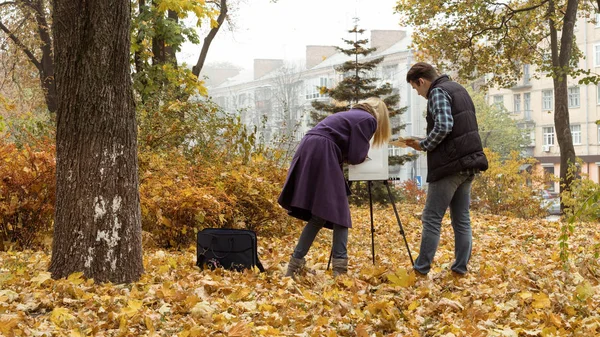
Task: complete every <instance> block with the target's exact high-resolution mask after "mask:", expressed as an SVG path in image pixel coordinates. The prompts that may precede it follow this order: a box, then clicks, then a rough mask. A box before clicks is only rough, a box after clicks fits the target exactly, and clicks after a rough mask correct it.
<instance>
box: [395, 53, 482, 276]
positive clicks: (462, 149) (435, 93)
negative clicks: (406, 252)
mask: <svg viewBox="0 0 600 337" xmlns="http://www.w3.org/2000/svg"><path fill="white" fill-rule="evenodd" d="M406 81H407V82H408V83H410V85H411V86H412V87H413V89H415V90H416V91H417V93H418V94H419V96H423V97H424V98H425V99H427V137H426V138H425V139H423V140H415V139H412V140H408V141H407V142H406V145H408V146H410V147H412V148H413V149H415V150H417V151H427V182H428V183H429V187H428V190H427V200H426V202H425V208H424V209H423V215H422V219H421V220H422V221H423V233H422V236H421V248H420V251H419V256H418V257H417V259H416V260H415V265H414V269H415V271H416V272H417V273H419V274H421V275H426V274H427V273H428V272H429V270H430V269H431V263H432V262H433V258H434V256H435V252H436V250H437V247H438V244H439V241H440V230H441V227H442V218H443V217H444V214H445V213H446V209H447V208H448V206H450V217H451V219H452V228H453V230H454V245H455V246H454V257H455V261H454V264H452V267H451V269H452V271H453V272H455V273H457V274H460V275H464V274H465V273H466V272H467V264H468V262H469V259H470V257H471V246H472V236H471V220H470V216H469V204H470V198H471V183H472V181H473V178H474V175H475V174H476V173H478V172H479V171H485V170H487V168H488V162H487V158H486V157H485V154H484V153H483V147H482V145H481V139H480V137H479V131H478V127H477V118H476V117H475V106H474V105H473V101H472V100H471V97H470V96H469V94H468V93H467V90H465V88H464V87H462V86H461V85H460V84H458V83H456V82H453V81H451V80H450V79H449V77H448V76H447V75H441V76H439V75H438V73H437V72H436V71H435V69H434V68H433V67H432V66H431V65H430V64H428V63H424V62H419V63H416V64H415V65H413V66H412V67H411V68H410V70H409V71H408V73H407V74H406Z"/></svg>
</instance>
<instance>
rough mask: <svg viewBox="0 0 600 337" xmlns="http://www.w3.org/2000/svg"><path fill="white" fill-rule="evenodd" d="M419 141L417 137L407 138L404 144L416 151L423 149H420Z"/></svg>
mask: <svg viewBox="0 0 600 337" xmlns="http://www.w3.org/2000/svg"><path fill="white" fill-rule="evenodd" d="M420 142H421V140H419V139H407V140H406V146H409V147H412V148H413V149H415V150H417V151H423V149H421V144H420Z"/></svg>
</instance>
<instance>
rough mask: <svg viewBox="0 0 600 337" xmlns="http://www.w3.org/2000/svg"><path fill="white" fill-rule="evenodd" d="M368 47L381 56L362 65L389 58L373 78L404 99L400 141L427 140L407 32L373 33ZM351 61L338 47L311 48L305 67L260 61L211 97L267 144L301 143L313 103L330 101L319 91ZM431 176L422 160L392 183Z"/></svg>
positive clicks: (396, 151)
mask: <svg viewBox="0 0 600 337" xmlns="http://www.w3.org/2000/svg"><path fill="white" fill-rule="evenodd" d="M348 39H350V38H348ZM369 41H370V44H371V46H372V47H376V48H377V51H376V52H374V53H373V54H371V55H369V56H368V57H361V58H360V59H359V61H360V62H363V61H366V60H369V59H375V58H378V57H384V60H383V62H381V63H380V64H379V66H378V68H377V69H375V70H373V72H372V73H371V74H369V75H368V76H369V77H375V78H379V79H380V80H381V83H379V84H383V83H385V82H389V83H390V84H392V87H393V88H394V93H398V94H399V95H400V103H399V106H400V107H408V110H407V111H406V112H405V113H404V114H403V115H402V116H401V117H400V120H399V121H398V123H401V124H406V128H405V130H403V131H402V132H401V135H419V136H424V135H425V128H426V121H425V118H424V114H425V109H426V101H425V100H424V99H423V98H421V97H419V96H418V95H416V93H415V92H414V90H412V88H411V87H410V85H408V84H407V83H406V72H407V71H408V69H409V68H410V66H411V64H412V63H413V62H414V59H413V51H412V50H410V49H409V48H408V46H409V45H410V37H408V36H407V34H406V32H405V31H403V30H372V31H371V32H370V38H369ZM348 60H352V58H351V57H349V56H347V55H345V54H343V53H341V52H338V51H337V49H336V48H335V47H334V46H319V45H309V46H306V57H305V62H304V64H302V65H294V64H286V62H285V61H284V60H281V59H257V60H254V69H253V70H252V71H248V70H243V71H241V72H240V73H239V74H237V75H236V76H233V77H231V78H228V79H227V80H225V81H223V82H221V83H220V84H219V85H217V86H213V87H208V93H209V96H211V97H212V99H213V100H214V101H215V102H217V103H218V104H219V105H220V106H221V107H222V108H223V109H225V111H228V112H231V113H240V114H241V117H242V121H243V122H244V123H245V124H246V125H249V126H256V127H257V128H258V130H259V132H260V136H261V137H262V139H263V140H264V141H265V142H267V143H269V142H272V141H274V140H275V139H276V137H277V135H281V134H282V133H284V132H286V131H288V132H289V131H293V138H294V140H295V141H296V142H297V141H299V140H300V139H301V138H302V137H303V136H304V134H305V132H306V131H308V130H309V129H310V124H311V123H310V122H311V121H310V111H311V110H312V106H311V102H312V101H314V100H323V101H329V100H330V98H329V97H328V96H326V95H323V94H321V92H320V91H319V89H318V88H319V87H321V86H326V87H329V88H331V87H334V86H336V85H337V83H338V82H339V81H341V80H342V79H343V76H344V74H342V73H338V72H337V71H336V70H335V67H336V66H338V65H341V64H342V63H344V62H345V61H348ZM407 151H412V149H410V150H408V149H404V148H395V147H390V148H389V152H390V155H402V154H406V153H407ZM426 171H427V167H426V160H425V157H424V156H421V157H420V158H419V159H418V160H416V161H413V162H410V163H407V164H405V165H402V166H400V167H392V168H390V178H393V179H398V180H399V181H403V180H407V179H417V180H418V181H422V182H425V179H426Z"/></svg>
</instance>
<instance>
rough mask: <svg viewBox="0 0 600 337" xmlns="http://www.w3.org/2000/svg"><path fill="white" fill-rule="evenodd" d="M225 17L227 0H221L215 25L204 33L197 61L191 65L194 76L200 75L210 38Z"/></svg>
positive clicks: (213, 36)
mask: <svg viewBox="0 0 600 337" xmlns="http://www.w3.org/2000/svg"><path fill="white" fill-rule="evenodd" d="M226 17H227V0H221V11H220V12H219V17H217V26H216V27H214V28H212V29H211V30H210V32H208V35H206V37H205V38H204V43H203V44H202V50H201V51H200V56H199V57H198V62H196V65H195V66H193V67H192V74H194V75H196V77H200V72H201V71H202V67H204V61H206V56H207V55H208V48H209V47H210V44H211V43H212V40H213V39H214V38H215V36H216V35H217V33H218V32H219V29H220V28H221V26H222V25H223V22H224V21H225V18H226Z"/></svg>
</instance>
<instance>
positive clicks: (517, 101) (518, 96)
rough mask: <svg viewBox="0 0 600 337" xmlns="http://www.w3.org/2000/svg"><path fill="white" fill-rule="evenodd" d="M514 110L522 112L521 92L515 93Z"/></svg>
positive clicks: (514, 111)
mask: <svg viewBox="0 0 600 337" xmlns="http://www.w3.org/2000/svg"><path fill="white" fill-rule="evenodd" d="M514 97H515V99H514V110H513V113H515V114H518V113H520V112H521V94H515V95H514Z"/></svg>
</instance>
